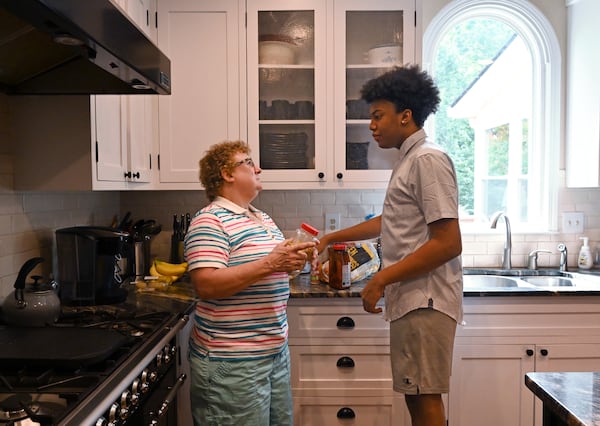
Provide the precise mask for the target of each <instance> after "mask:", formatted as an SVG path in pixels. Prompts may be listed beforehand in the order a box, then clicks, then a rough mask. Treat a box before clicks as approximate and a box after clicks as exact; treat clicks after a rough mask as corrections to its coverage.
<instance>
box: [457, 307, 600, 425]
mask: <svg viewBox="0 0 600 426" xmlns="http://www.w3.org/2000/svg"><path fill="white" fill-rule="evenodd" d="M515 299H516V298H495V297H482V298H465V299H464V300H465V325H464V326H459V328H458V330H457V337H456V342H455V347H454V361H453V367H452V378H451V384H450V393H449V420H448V424H449V426H478V425H481V424H483V423H485V424H486V425H490V426H504V425H515V426H517V425H520V426H533V425H535V426H541V424H542V423H541V420H542V419H541V413H542V411H541V410H542V406H541V403H540V402H539V401H538V400H536V399H535V398H534V395H533V393H531V391H529V389H527V388H526V387H525V381H524V377H525V374H526V373H528V372H532V371H598V370H599V369H600V308H598V305H597V303H598V300H596V299H598V298H593V299H594V300H590V298H583V297H582V298H576V297H552V298H550V297H536V298H519V300H518V301H516V300H515ZM557 299H560V300H557Z"/></svg>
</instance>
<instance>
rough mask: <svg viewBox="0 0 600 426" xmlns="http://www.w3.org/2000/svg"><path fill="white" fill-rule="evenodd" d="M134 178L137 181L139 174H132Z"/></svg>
mask: <svg viewBox="0 0 600 426" xmlns="http://www.w3.org/2000/svg"><path fill="white" fill-rule="evenodd" d="M132 176H133V177H134V178H136V179H139V178H140V172H137V173H134V174H133V175H132Z"/></svg>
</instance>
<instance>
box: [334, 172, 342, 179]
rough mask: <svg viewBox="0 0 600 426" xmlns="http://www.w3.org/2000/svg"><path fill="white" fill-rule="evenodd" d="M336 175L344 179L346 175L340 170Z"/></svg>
mask: <svg viewBox="0 0 600 426" xmlns="http://www.w3.org/2000/svg"><path fill="white" fill-rule="evenodd" d="M335 177H337V178H338V179H342V178H343V177H344V174H343V173H342V172H338V174H337V175H335Z"/></svg>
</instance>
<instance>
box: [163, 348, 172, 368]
mask: <svg viewBox="0 0 600 426" xmlns="http://www.w3.org/2000/svg"><path fill="white" fill-rule="evenodd" d="M163 352H164V353H165V355H164V359H165V364H168V363H170V362H171V361H172V360H173V354H172V353H171V347H170V346H169V345H167V346H165V348H164V349H163Z"/></svg>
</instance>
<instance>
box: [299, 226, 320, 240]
mask: <svg viewBox="0 0 600 426" xmlns="http://www.w3.org/2000/svg"><path fill="white" fill-rule="evenodd" d="M300 227H301V228H302V229H304V230H305V231H306V232H308V233H309V234H311V235H312V236H314V237H316V236H317V235H319V231H318V230H317V229H316V228H313V227H312V226H310V225H309V224H308V223H303V224H302V225H300Z"/></svg>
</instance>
